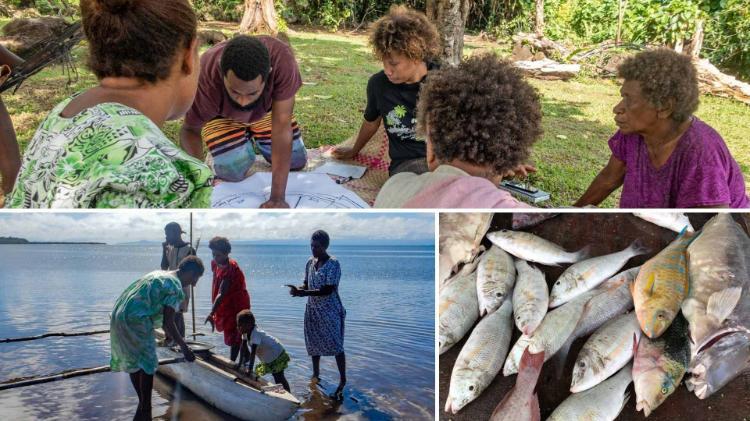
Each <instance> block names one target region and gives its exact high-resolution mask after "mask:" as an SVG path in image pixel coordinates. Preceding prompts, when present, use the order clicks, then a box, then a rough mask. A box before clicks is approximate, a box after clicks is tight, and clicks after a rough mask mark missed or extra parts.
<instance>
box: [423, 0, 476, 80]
mask: <svg viewBox="0 0 750 421" xmlns="http://www.w3.org/2000/svg"><path fill="white" fill-rule="evenodd" d="M470 8H471V2H470V0H427V3H426V7H425V10H426V14H427V18H428V19H430V20H431V21H432V22H433V23H434V24H435V26H436V27H437V29H438V32H439V33H440V38H441V40H442V44H443V54H442V59H443V61H444V62H445V63H446V64H449V65H452V66H456V65H458V63H460V62H461V58H462V57H463V49H464V27H465V26H466V20H467V19H468V18H469V9H470Z"/></svg>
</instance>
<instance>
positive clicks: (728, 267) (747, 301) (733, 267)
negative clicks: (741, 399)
mask: <svg viewBox="0 0 750 421" xmlns="http://www.w3.org/2000/svg"><path fill="white" fill-rule="evenodd" d="M688 263H689V271H690V272H689V277H690V292H689V294H688V298H687V299H686V300H685V301H684V302H683V305H682V309H683V310H682V311H683V312H684V313H685V317H686V318H687V319H688V321H689V322H690V335H691V338H692V340H693V344H692V355H693V358H692V360H691V362H690V367H689V368H688V371H689V372H690V373H691V377H690V378H689V379H688V380H687V381H686V385H687V387H688V389H690V390H692V391H693V392H694V393H695V395H696V396H698V397H699V398H700V399H705V398H707V397H709V396H711V395H712V394H713V393H715V392H716V391H717V390H719V389H721V388H722V387H724V385H726V384H727V383H729V382H730V381H731V380H732V379H734V378H735V377H737V376H738V375H739V374H740V373H742V372H744V371H746V370H750V272H749V268H750V240H748V238H747V235H746V234H745V233H744V231H742V230H741V229H740V227H739V225H737V224H736V223H735V222H734V220H733V219H732V217H731V215H729V214H718V215H716V216H715V217H714V218H712V219H711V220H710V221H708V223H706V225H704V226H703V230H702V233H701V236H700V237H699V238H698V239H697V240H695V242H694V243H693V244H691V245H690V247H688ZM738 293H739V297H737V298H735V297H736V296H737V295H738Z"/></svg>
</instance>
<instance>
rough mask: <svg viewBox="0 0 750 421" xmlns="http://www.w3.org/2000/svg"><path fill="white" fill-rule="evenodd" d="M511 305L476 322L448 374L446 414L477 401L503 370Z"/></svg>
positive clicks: (504, 305)
mask: <svg viewBox="0 0 750 421" xmlns="http://www.w3.org/2000/svg"><path fill="white" fill-rule="evenodd" d="M512 313H513V303H512V302H511V300H510V299H508V300H505V302H504V303H503V305H502V306H500V308H499V309H498V310H497V311H495V312H494V313H491V314H489V315H487V316H486V317H484V318H483V319H482V320H480V321H479V323H478V324H477V326H476V327H475V328H474V330H473V331H472V332H471V335H470V336H469V339H468V340H467V341H466V344H465V345H464V347H463V348H461V352H460V353H459V354H458V357H457V358H456V362H455V364H454V365H453V372H452V373H451V382H450V388H449V391H448V398H447V399H446V401H445V412H447V413H452V414H455V413H457V412H458V411H460V410H461V408H463V407H464V406H466V404H468V403H469V402H471V401H473V400H474V399H476V398H477V397H478V396H479V395H480V394H481V393H482V392H483V391H484V389H486V388H487V386H489V384H490V383H492V380H493V379H494V378H495V376H497V373H498V372H499V371H500V369H501V368H502V367H503V361H504V360H505V355H506V354H507V353H508V347H509V346H510V337H511V336H512V335H513V319H512Z"/></svg>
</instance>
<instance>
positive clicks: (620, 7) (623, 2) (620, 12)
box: [615, 0, 628, 45]
mask: <svg viewBox="0 0 750 421" xmlns="http://www.w3.org/2000/svg"><path fill="white" fill-rule="evenodd" d="M627 5H628V2H627V0H620V1H619V2H618V4H617V36H616V37H615V45H620V42H622V19H623V18H624V17H625V7H626V6H627Z"/></svg>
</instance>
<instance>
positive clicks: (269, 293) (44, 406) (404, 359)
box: [0, 239, 435, 420]
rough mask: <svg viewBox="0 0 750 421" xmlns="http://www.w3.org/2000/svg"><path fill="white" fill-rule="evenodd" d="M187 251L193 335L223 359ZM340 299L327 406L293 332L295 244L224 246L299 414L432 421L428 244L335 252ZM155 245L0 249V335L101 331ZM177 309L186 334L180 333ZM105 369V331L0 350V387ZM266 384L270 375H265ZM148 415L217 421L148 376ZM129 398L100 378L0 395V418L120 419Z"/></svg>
mask: <svg viewBox="0 0 750 421" xmlns="http://www.w3.org/2000/svg"><path fill="white" fill-rule="evenodd" d="M206 243H207V241H205V239H204V242H203V243H202V245H201V246H200V249H199V250H198V255H199V256H200V257H201V258H202V259H203V260H204V262H205V264H206V267H207V273H206V274H205V275H204V276H203V278H201V280H200V282H199V283H198V286H197V287H196V298H197V299H196V305H195V307H196V321H197V322H198V326H197V330H198V332H202V333H205V335H206V336H204V337H202V338H199V340H202V341H208V342H211V343H213V344H215V345H216V348H215V349H214V351H216V352H220V353H224V354H226V355H228V353H229V350H228V348H227V347H226V346H224V344H223V340H222V337H221V334H220V333H213V334H212V333H211V332H210V328H208V329H207V328H206V327H204V326H203V325H202V321H203V320H204V319H205V317H206V315H207V314H208V311H209V309H210V298H211V297H210V288H211V273H210V268H209V267H210V265H209V262H210V259H211V256H210V250H208V247H206ZM329 252H330V254H332V255H334V256H336V257H337V258H338V259H339V261H340V263H341V267H342V278H341V284H340V295H341V299H342V301H343V303H344V306H345V307H346V310H347V318H346V337H345V349H346V357H347V375H348V384H347V389H346V390H347V392H346V393H347V398H346V399H345V400H344V403H343V404H341V405H335V404H333V403H332V402H330V401H329V400H327V399H325V398H323V397H321V394H320V392H319V391H318V390H317V389H316V388H315V387H314V386H311V385H310V384H309V377H310V374H311V372H312V369H311V363H310V360H309V357H308V356H307V353H306V351H305V342H304V334H303V317H304V307H305V301H306V299H304V298H293V297H290V296H289V294H288V288H284V287H282V285H284V284H287V283H292V284H299V283H301V280H302V278H303V274H304V267H305V262H306V261H307V259H308V257H309V256H310V250H309V247H308V246H307V244H300V245H235V246H234V247H233V252H232V255H231V257H233V258H234V259H236V260H237V261H238V263H239V264H240V267H241V268H242V270H243V271H244V272H245V276H246V278H247V283H248V290H249V292H250V295H251V302H252V309H253V312H254V313H255V315H256V318H257V320H258V324H259V325H260V326H261V327H262V328H263V329H264V330H265V331H266V332H267V333H269V334H271V335H273V336H275V337H277V338H278V339H279V340H280V341H281V343H282V344H283V345H284V347H285V348H286V350H287V352H288V353H289V355H290V356H291V358H292V362H291V363H290V367H289V368H288V369H287V371H286V373H287V379H289V382H290V385H291V387H292V393H293V394H295V396H297V397H298V398H299V399H300V400H301V401H305V403H304V404H303V407H302V409H300V411H299V412H298V414H297V417H299V418H308V419H319V418H328V417H332V418H336V417H341V418H346V419H358V418H368V419H389V418H408V419H428V418H429V419H432V418H433V415H434V396H435V389H434V373H435V367H434V355H435V354H434V249H433V247H432V246H431V245H430V246H399V245H393V246H337V245H336V242H335V239H334V241H333V242H332V245H331V248H330V249H329ZM160 258H161V247H160V246H159V245H144V246H132V245H0V338H8V337H19V336H30V335H38V334H43V333H47V332H78V331H91V330H97V329H107V328H108V327H109V311H110V310H111V308H112V305H113V304H114V302H115V300H116V299H117V297H118V296H119V294H120V293H121V292H122V291H123V290H124V289H125V288H126V287H127V286H128V285H129V284H130V283H132V282H133V281H135V280H136V279H137V278H138V277H139V276H141V275H143V274H145V273H147V272H149V271H151V270H154V269H158V266H159V263H160ZM190 319H191V315H190V313H186V324H187V330H188V332H190V331H191V329H192V323H191V320H190ZM108 363H109V335H106V334H104V335H95V336H81V337H72V338H60V337H57V338H47V339H41V340H35V341H30V342H19V343H6V344H0V382H2V381H5V380H8V379H13V378H18V377H24V376H37V375H45V374H51V373H56V372H60V371H63V370H69V369H76V368H83V367H94V366H100V365H106V364H108ZM321 375H322V378H323V387H324V388H327V389H331V391H332V390H333V389H334V388H335V385H336V384H337V382H338V372H337V370H336V366H335V361H334V359H333V357H327V358H326V357H324V358H323V360H322V362H321ZM269 378H270V376H269ZM154 389H155V390H154V398H153V415H154V416H158V417H160V418H162V419H176V418H178V417H179V418H180V419H200V420H213V419H228V418H229V417H228V416H227V415H226V414H223V413H221V412H218V411H216V410H213V409H212V408H210V407H208V406H207V405H205V404H203V403H202V402H201V401H200V400H199V399H198V398H196V397H195V396H194V395H192V394H191V393H189V392H187V391H185V390H181V389H180V388H178V387H177V388H176V387H175V385H174V384H173V383H172V382H170V381H169V380H168V379H166V378H160V377H158V376H157V379H156V381H155V387H154ZM136 406H137V398H136V396H135V392H134V390H133V389H132V386H131V385H130V381H129V379H128V376H127V375H126V374H123V373H114V374H113V373H103V374H95V375H89V376H85V377H79V378H74V379H69V380H63V381H58V382H54V383H48V384H43V385H37V386H30V387H25V388H19V389H12V390H8V391H3V392H0V415H2V416H3V418H5V419H29V418H31V419H65V420H68V419H123V420H124V419H130V418H132V416H133V413H134V412H135V408H136Z"/></svg>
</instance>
